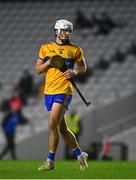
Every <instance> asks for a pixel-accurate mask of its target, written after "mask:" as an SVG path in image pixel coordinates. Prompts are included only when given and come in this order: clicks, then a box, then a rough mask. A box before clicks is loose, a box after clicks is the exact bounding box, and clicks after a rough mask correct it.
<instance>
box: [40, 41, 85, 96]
mask: <svg viewBox="0 0 136 180" xmlns="http://www.w3.org/2000/svg"><path fill="white" fill-rule="evenodd" d="M54 55H60V56H61V57H62V58H63V60H64V61H65V63H66V65H67V67H68V69H73V67H74V64H75V62H81V61H83V60H84V55H83V50H82V49H81V48H80V47H77V46H75V45H73V44H72V43H69V44H67V45H59V44H57V43H55V42H50V43H47V44H44V45H42V46H41V48H40V51H39V58H40V59H41V60H43V61H44V62H46V61H48V60H50V58H51V57H52V56H54ZM72 92H73V87H72V84H71V82H70V81H69V80H68V79H66V78H65V77H64V76H63V73H62V72H61V71H60V70H58V69H56V68H53V67H50V68H49V69H48V70H47V72H46V73H45V88H44V94H69V95H71V94H72Z"/></svg>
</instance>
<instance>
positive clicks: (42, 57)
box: [39, 45, 46, 60]
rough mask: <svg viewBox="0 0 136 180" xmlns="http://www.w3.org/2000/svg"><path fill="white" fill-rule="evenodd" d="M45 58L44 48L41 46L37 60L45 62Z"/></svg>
mask: <svg viewBox="0 0 136 180" xmlns="http://www.w3.org/2000/svg"><path fill="white" fill-rule="evenodd" d="M45 57H46V52H45V49H44V46H43V45H42V46H41V48H40V51H39V58H40V59H42V60H45Z"/></svg>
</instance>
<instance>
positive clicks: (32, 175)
mask: <svg viewBox="0 0 136 180" xmlns="http://www.w3.org/2000/svg"><path fill="white" fill-rule="evenodd" d="M88 164H89V169H88V171H86V172H82V171H80V170H79V165H78V162H77V161H64V160H63V161H56V167H55V169H54V170H52V171H46V172H45V171H44V172H39V171H37V168H38V167H39V165H41V161H6V160H5V161H0V178H1V179H4V178H5V179H6V178H10V179H136V162H135V161H131V162H130V161H129V162H118V161H116V162H115V161H111V162H102V161H101V162H100V161H96V162H94V161H93V162H91V161H89V162H88Z"/></svg>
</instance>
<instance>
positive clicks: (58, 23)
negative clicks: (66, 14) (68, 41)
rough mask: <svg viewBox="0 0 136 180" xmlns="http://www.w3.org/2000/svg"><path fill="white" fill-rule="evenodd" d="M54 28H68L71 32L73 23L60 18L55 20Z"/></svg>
mask: <svg viewBox="0 0 136 180" xmlns="http://www.w3.org/2000/svg"><path fill="white" fill-rule="evenodd" d="M54 29H55V30H59V29H69V30H70V32H72V31H73V24H72V23H71V22H69V21H68V20H65V19H60V20H58V21H56V23H55V27H54Z"/></svg>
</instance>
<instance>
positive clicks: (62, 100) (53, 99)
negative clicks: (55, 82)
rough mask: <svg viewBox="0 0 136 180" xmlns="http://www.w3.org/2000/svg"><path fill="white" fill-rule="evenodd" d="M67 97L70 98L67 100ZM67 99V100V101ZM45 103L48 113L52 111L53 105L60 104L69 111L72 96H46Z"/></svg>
mask: <svg viewBox="0 0 136 180" xmlns="http://www.w3.org/2000/svg"><path fill="white" fill-rule="evenodd" d="M67 96H69V97H68V98H67ZM66 98H67V99H66ZM44 101H45V106H46V108H47V111H51V109H52V106H53V103H59V104H64V106H65V107H66V109H67V110H68V109H69V106H70V103H71V101H72V95H67V94H52V95H51V94H50V95H49V94H44Z"/></svg>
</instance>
